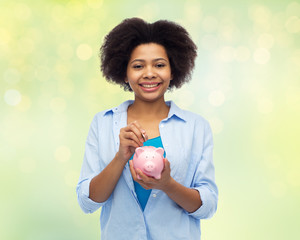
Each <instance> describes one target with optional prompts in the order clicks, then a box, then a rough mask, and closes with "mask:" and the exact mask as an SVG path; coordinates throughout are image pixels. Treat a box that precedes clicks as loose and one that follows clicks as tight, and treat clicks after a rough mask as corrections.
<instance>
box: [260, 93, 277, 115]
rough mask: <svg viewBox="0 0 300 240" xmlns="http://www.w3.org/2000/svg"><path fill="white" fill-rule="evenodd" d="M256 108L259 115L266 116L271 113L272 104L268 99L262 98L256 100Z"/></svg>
mask: <svg viewBox="0 0 300 240" xmlns="http://www.w3.org/2000/svg"><path fill="white" fill-rule="evenodd" d="M257 108H258V111H259V112H260V113H263V114H268V113H271V112H272V111H273V102H272V100H271V99H270V98H268V97H262V98H259V99H258V100H257Z"/></svg>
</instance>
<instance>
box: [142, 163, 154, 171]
mask: <svg viewBox="0 0 300 240" xmlns="http://www.w3.org/2000/svg"><path fill="white" fill-rule="evenodd" d="M144 169H145V170H146V171H147V172H151V171H153V169H154V163H153V162H151V161H148V162H146V163H145V165H144Z"/></svg>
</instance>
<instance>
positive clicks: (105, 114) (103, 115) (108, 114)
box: [93, 100, 133, 122]
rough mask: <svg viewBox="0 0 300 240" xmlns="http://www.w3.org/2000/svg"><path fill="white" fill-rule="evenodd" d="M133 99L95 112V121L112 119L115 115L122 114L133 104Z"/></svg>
mask: <svg viewBox="0 0 300 240" xmlns="http://www.w3.org/2000/svg"><path fill="white" fill-rule="evenodd" d="M132 102H133V101H132V100H128V101H125V102H123V103H121V104H120V105H119V106H117V107H113V108H109V109H106V110H103V111H100V112H98V113H96V114H95V116H94V118H93V122H101V121H103V120H112V118H113V116H114V115H120V114H122V113H124V112H127V108H128V106H129V105H130V104H132Z"/></svg>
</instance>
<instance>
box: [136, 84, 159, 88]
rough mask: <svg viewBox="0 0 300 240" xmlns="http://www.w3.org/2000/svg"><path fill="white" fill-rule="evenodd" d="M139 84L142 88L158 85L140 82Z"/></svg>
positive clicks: (156, 85)
mask: <svg viewBox="0 0 300 240" xmlns="http://www.w3.org/2000/svg"><path fill="white" fill-rule="evenodd" d="M139 85H140V86H142V87H143V88H155V87H158V86H159V85H160V83H141V84H139Z"/></svg>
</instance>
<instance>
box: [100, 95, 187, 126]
mask: <svg viewBox="0 0 300 240" xmlns="http://www.w3.org/2000/svg"><path fill="white" fill-rule="evenodd" d="M133 102H134V100H127V101H125V102H123V103H121V104H120V105H119V106H118V107H115V108H111V109H109V110H107V111H106V112H105V114H106V113H108V112H111V111H112V112H113V113H122V112H125V111H127V109H128V106H129V105H131V104H132V103H133ZM166 104H167V105H168V106H169V107H170V111H169V114H168V117H167V120H168V119H170V118H172V117H177V118H179V119H181V120H183V121H185V122H186V120H187V116H186V114H185V111H184V110H182V109H181V108H179V107H178V106H177V105H176V104H175V103H174V102H173V101H166Z"/></svg>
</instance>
